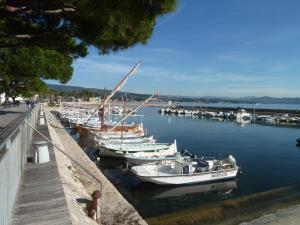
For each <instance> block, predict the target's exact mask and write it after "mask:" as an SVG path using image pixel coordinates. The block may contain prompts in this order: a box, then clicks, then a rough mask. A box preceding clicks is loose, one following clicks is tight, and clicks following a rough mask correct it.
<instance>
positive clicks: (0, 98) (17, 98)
mask: <svg viewBox="0 0 300 225" xmlns="http://www.w3.org/2000/svg"><path fill="white" fill-rule="evenodd" d="M8 100H9V101H10V102H13V100H12V98H9V99H8ZM16 101H20V102H23V101H24V98H23V97H16ZM3 102H5V94H4V93H2V94H0V104H2V103H3Z"/></svg>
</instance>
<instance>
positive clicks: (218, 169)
mask: <svg viewBox="0 0 300 225" xmlns="http://www.w3.org/2000/svg"><path fill="white" fill-rule="evenodd" d="M131 169H132V171H133V173H134V174H135V175H136V176H137V177H139V178H140V179H141V180H143V181H148V182H153V183H156V184H160V185H186V184H195V183H205V182H211V181H216V180H223V179H230V178H235V177H236V176H237V174H238V171H239V167H238V166H237V165H236V160H235V158H234V157H233V156H232V155H229V156H228V157H227V158H224V159H222V160H217V159H214V158H203V157H202V158H190V157H181V156H180V155H179V154H177V155H176V159H175V160H173V161H167V162H165V161H161V162H160V163H159V164H158V165H153V164H145V165H140V166H134V167H132V168H131Z"/></svg>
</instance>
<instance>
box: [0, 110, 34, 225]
mask: <svg viewBox="0 0 300 225" xmlns="http://www.w3.org/2000/svg"><path fill="white" fill-rule="evenodd" d="M38 111H39V105H37V106H36V107H35V108H34V109H32V110H28V111H27V112H24V113H22V114H21V115H20V116H19V117H18V118H17V119H15V120H14V121H13V122H12V123H10V124H9V126H8V127H6V128H5V130H4V131H2V132H1V133H0V224H1V225H10V224H11V217H12V213H13V208H14V203H15V200H16V196H17V193H18V189H19V186H20V181H21V176H22V172H23V169H24V165H25V161H26V158H27V153H28V151H29V148H30V146H31V139H32V133H33V131H32V129H31V128H29V127H28V126H27V125H26V123H25V121H26V122H28V123H30V124H34V125H35V124H36V120H37V118H38Z"/></svg>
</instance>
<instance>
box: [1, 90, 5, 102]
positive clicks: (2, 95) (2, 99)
mask: <svg viewBox="0 0 300 225" xmlns="http://www.w3.org/2000/svg"><path fill="white" fill-rule="evenodd" d="M4 101H5V94H4V93H2V94H0V104H2V103H3V102H4Z"/></svg>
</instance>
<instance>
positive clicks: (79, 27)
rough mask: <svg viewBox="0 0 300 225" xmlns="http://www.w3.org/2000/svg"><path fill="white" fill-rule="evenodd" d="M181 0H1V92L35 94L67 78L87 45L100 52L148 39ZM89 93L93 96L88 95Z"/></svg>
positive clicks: (123, 47) (118, 48)
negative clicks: (47, 82)
mask: <svg viewBox="0 0 300 225" xmlns="http://www.w3.org/2000/svg"><path fill="white" fill-rule="evenodd" d="M175 7H176V0H55V1H53V0H43V1H41V0H31V1H27V0H18V1H15V0H4V1H1V0H0V49H1V51H0V91H1V90H2V91H5V92H6V93H7V94H8V95H9V96H16V95H18V94H22V95H24V96H25V95H32V94H33V93H36V92H38V91H42V90H44V89H45V88H44V87H45V84H44V82H43V79H54V80H59V81H60V82H61V83H66V82H67V81H68V80H69V79H70V78H71V75H72V68H71V64H72V61H73V59H74V58H77V57H84V56H86V54H87V46H89V45H93V46H95V47H97V48H98V49H99V53H101V54H106V53H110V52H112V51H118V50H123V49H127V48H129V47H131V46H134V45H135V44H138V43H142V44H145V43H146V42H147V40H148V39H149V38H150V36H151V34H152V31H153V28H154V26H155V23H156V19H157V17H159V16H161V15H163V14H165V13H168V12H171V11H173V10H175ZM85 96H88V95H87V94H86V95H85Z"/></svg>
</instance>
